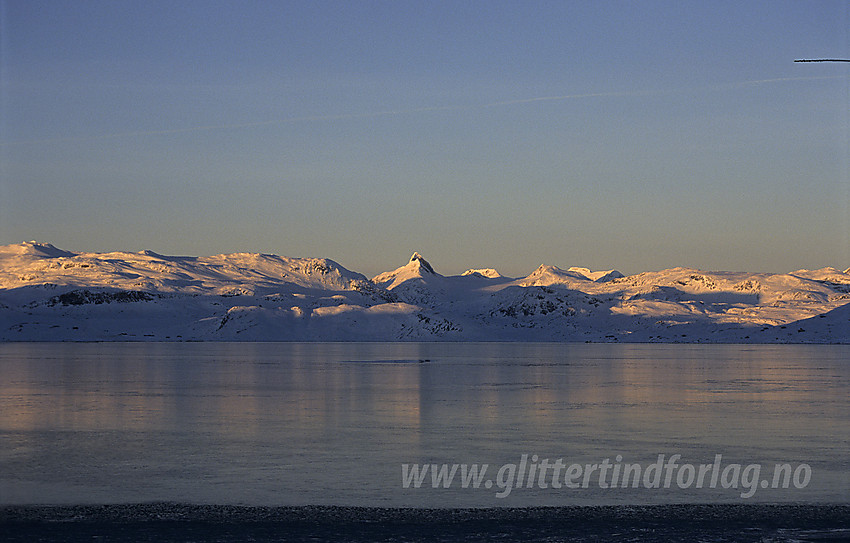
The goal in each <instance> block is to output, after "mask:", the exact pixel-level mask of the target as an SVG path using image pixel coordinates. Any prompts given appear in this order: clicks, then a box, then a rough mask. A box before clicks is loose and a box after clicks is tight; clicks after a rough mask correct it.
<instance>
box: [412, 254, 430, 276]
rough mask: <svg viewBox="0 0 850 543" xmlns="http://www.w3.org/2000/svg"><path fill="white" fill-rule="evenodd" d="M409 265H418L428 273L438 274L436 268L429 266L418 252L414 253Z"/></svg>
mask: <svg viewBox="0 0 850 543" xmlns="http://www.w3.org/2000/svg"><path fill="white" fill-rule="evenodd" d="M408 264H414V265H418V266H419V267H420V268H421V269H423V270H425V271H426V272H428V273H436V272H435V271H434V268H432V267H431V264H428V261H427V260H425V258H424V257H423V256H422V255H420V254H419V253H417V252H416V251H414V252H413V256H411V257H410V262H408Z"/></svg>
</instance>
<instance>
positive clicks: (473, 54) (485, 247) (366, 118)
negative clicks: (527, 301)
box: [0, 0, 850, 276]
mask: <svg viewBox="0 0 850 543" xmlns="http://www.w3.org/2000/svg"><path fill="white" fill-rule="evenodd" d="M848 6H850V3H848V2H846V1H844V0H842V1H829V0H818V1H811V2H807V1H775V0H770V1H763V2H752V1H751V2H748V1H743V2H742V1H740V0H736V1H732V2H718V1H713V2H704V1H693V2H688V1H664V2H659V1H642V2H626V1H618V2H604V1H602V2H597V1H563V2H526V1H523V2H519V1H516V2H498V1H489V0H488V1H480V2H479V1H460V0H458V1H446V2H439V1H419V2H405V1H385V2H384V1H381V2H367V1H345V2H323V1H317V2H312V1H309V2H308V1H281V2H272V1H268V2H260V1H244V2H242V1H240V2H232V1H227V2H215V1H208V0H205V1H196V2H191V1H173V0H168V1H144V2H139V1H137V0H133V1H116V0H109V1H94V0H87V1H85V2H81V1H79V0H73V1H57V0H50V1H39V0H0V244H7V243H17V242H21V241H25V240H30V239H36V240H39V241H46V242H51V243H53V244H54V245H57V246H59V247H61V248H64V249H68V250H72V251H98V252H102V251H111V250H132V251H139V250H142V249H151V250H154V251H157V252H160V253H165V254H187V255H209V254H215V253H226V252H236V251H251V252H268V253H276V254H282V255H287V256H321V257H328V258H332V259H334V260H336V261H338V262H340V263H341V264H343V265H344V266H346V267H348V268H350V269H353V270H356V271H360V272H362V273H364V274H366V275H369V276H372V275H374V274H376V273H378V272H381V271H384V270H388V269H393V268H395V267H397V266H400V265H402V264H404V263H405V262H406V261H407V259H408V258H409V256H410V254H411V253H412V252H413V251H419V252H420V253H422V254H423V255H424V256H425V257H426V258H428V259H429V261H430V262H431V263H432V264H433V265H434V267H435V268H436V269H437V271H439V272H441V273H444V274H453V273H460V272H462V271H463V270H465V269H467V268H472V267H495V268H497V269H499V270H500V271H501V272H502V273H504V274H506V275H512V276H522V275H526V274H528V273H530V272H531V271H533V269H534V268H535V267H537V266H538V265H539V264H541V263H545V264H552V265H556V266H560V267H564V268H566V267H569V266H586V267H590V268H593V269H610V268H616V269H619V270H620V271H622V272H624V273H637V272H641V271H647V270H659V269H662V268H668V267H673V266H693V267H698V268H702V269H706V270H747V271H770V272H785V271H791V270H796V269H799V268H820V267H823V266H834V267H838V268H841V269H844V268H847V267H850V168H848V163H849V162H850V65H848V64H843V63H842V64H838V63H832V64H828V63H811V64H803V63H796V64H795V63H794V62H793V60H794V59H795V58H824V57H830V58H835V57H841V58H850V34H849V33H850V7H848Z"/></svg>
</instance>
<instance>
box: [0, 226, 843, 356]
mask: <svg viewBox="0 0 850 543" xmlns="http://www.w3.org/2000/svg"><path fill="white" fill-rule="evenodd" d="M0 340H2V341H92V340H96V341H101V340H106V341H109V340H114V341H144V340H152V341H163V340H164V341H189V340H227V341H233V340H252V341H432V340H436V341H621V342H731V343H746V342H753V343H756V342H758V343H775V342H780V343H788V342H793V343H850V270H845V271H840V270H836V269H833V268H823V269H819V270H798V271H795V272H791V273H786V274H767V273H746V272H705V271H701V270H696V269H691V268H674V269H669V270H662V271H657V272H647V273H641V274H638V275H633V276H628V277H624V276H623V274H621V273H619V272H617V271H616V270H608V271H591V270H589V269H587V268H582V267H571V268H568V269H566V270H564V269H561V268H558V267H556V266H548V265H542V266H540V267H538V268H537V269H536V270H534V271H533V272H532V273H531V274H529V275H528V276H527V277H521V278H510V277H504V276H502V275H501V274H500V273H499V272H497V271H496V270H494V269H492V268H476V269H470V270H468V271H466V272H464V273H463V274H461V275H456V276H444V275H441V274H439V273H438V272H437V271H436V270H435V268H434V267H433V266H432V265H431V264H430V263H429V262H428V261H427V260H426V259H425V258H424V257H423V256H422V255H420V254H419V253H414V254H413V256H412V257H411V258H410V260H409V261H408V262H407V264H405V265H404V266H401V267H399V268H397V269H395V270H393V271H389V272H385V273H382V274H379V275H377V276H376V277H374V278H373V279H371V280H369V279H367V278H366V277H364V276H363V275H361V274H359V273H356V272H353V271H350V270H348V269H346V268H345V267H343V266H341V265H340V264H338V263H336V262H334V261H333V260H328V259H324V258H287V257H282V256H276V255H266V254H256V253H235V254H227V255H215V256H209V257H186V256H164V255H160V254H157V253H154V252H151V251H142V252H140V253H130V252H114V253H73V252H69V251H64V250H61V249H58V248H56V247H54V246H52V245H50V244H46V243H37V242H28V243H21V244H15V245H7V246H0Z"/></svg>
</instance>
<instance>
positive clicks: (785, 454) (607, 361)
mask: <svg viewBox="0 0 850 543" xmlns="http://www.w3.org/2000/svg"><path fill="white" fill-rule="evenodd" d="M848 355H850V349H848V348H847V347H846V346H756V347H743V346H722V345H721V346H702V345H682V346H663V345H662V346H659V345H585V344H580V345H572V344H567V345H563V344H531V345H528V344H492V343H491V344H368V343H367V344H268V343H247V344H219V343H203V344H3V345H0V372H2V376H3V379H2V381H0V434H2V437H3V442H4V447H3V448H2V450H0V468H2V469H0V473H3V474H4V475H0V478H2V479H0V501H3V502H6V503H16V502H18V503H19V502H30V503H31V502H44V501H59V502H67V501H133V500H143V501H150V500H184V501H195V502H198V501H200V502H207V501H212V502H226V503H297V504H303V503H340V504H362V503H369V504H372V505H414V506H415V505H431V506H433V505H440V504H443V503H444V502H445V500H449V502H450V503H455V502H453V501H451V500H458V499H459V500H461V501H460V502H457V503H462V504H467V505H493V504H494V503H492V496H490V495H487V496H486V498H485V497H484V496H482V495H481V494H478V495H475V496H472V495H470V494H468V493H467V494H465V495H463V496H461V497H460V498H458V496H447V495H446V494H445V493H443V494H439V493H437V494H435V493H433V492H420V493H418V494H411V493H410V492H407V493H405V492H402V491H401V489H400V481H399V479H400V477H399V473H398V472H399V466H400V464H401V463H403V462H407V463H417V462H449V463H455V462H489V463H491V464H493V465H498V464H500V463H505V462H515V461H516V460H517V458H518V457H519V455H521V454H523V453H534V454H538V455H540V456H541V457H544V456H548V457H550V458H553V459H554V458H559V457H563V458H565V459H567V460H568V461H580V462H583V461H588V462H592V461H599V460H601V459H603V458H605V457H613V456H614V455H616V454H621V455H623V456H624V457H626V458H628V459H630V460H633V461H641V460H646V459H653V458H655V456H656V455H657V454H658V453H662V452H663V453H667V454H673V453H679V454H682V455H683V456H684V457H685V458H690V459H691V460H692V461H693V462H703V461H705V462H710V461H711V459H712V458H713V456H714V454H716V453H722V454H724V455H726V457H728V458H733V459H734V458H737V459H740V461H743V462H774V461H796V462H804V461H805V462H808V463H810V464H811V465H812V466H813V467H814V468H815V470H816V472H817V473H818V474H820V476H819V478H818V480H817V484H819V485H821V486H820V487H818V488H813V489H812V491H811V492H810V493H809V494H807V495H805V496H803V495H802V494H798V495H796V496H795V497H796V498H798V499H803V498H805V499H814V498H815V497H820V498H822V499H823V497H824V496H825V497H826V498H827V499H831V500H833V501H835V500H839V501H841V500H847V499H850V498H848V497H847V488H848V486H850V485H848V484H847V483H848V472H849V471H850V469H848V466H847V464H846V460H845V458H846V457H847V454H846V453H847V452H848V434H849V433H850V432H848V428H850V424H848V423H849V422H850V420H849V419H850V400H848V392H850V370H848V366H847V364H846V360H848V359H850V356H848ZM801 496H802V498H801ZM606 497H609V498H610V494H609V495H607V496H602V495H597V494H592V493H588V494H584V495H583V496H581V499H584V500H589V501H590V502H593V503H595V502H597V501H604V499H605V498H606ZM538 498H539V499H540V500H542V503H548V501H552V500H555V501H556V502H557V501H558V500H561V499H562V497H553V496H552V495H551V494H550V495H543V496H538V497H536V498H535V499H538ZM574 498H575V496H573V497H572V498H571V499H574ZM633 498H634V497H631V498H628V499H633ZM674 498H675V496H674ZM519 499H522V497H521V498H519ZM464 500H465V501H464ZM477 500H483V502H482V503H479V502H478V501H477ZM535 503H536V502H535ZM558 503H560V502H558ZM495 504H496V505H529V504H530V503H523V502H519V503H511V504H505V503H495Z"/></svg>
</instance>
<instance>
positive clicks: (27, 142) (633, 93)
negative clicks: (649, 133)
mask: <svg viewBox="0 0 850 543" xmlns="http://www.w3.org/2000/svg"><path fill="white" fill-rule="evenodd" d="M830 79H846V76H840V75H833V76H811V77H778V78H772V79H753V80H748V81H740V82H737V83H726V84H722V85H717V86H712V87H703V88H702V90H729V89H737V88H743V87H748V86H752V85H761V84H769V83H782V82H788V81H818V80H830ZM693 90H700V89H690V90H682V89H679V90H667V91H623V92H592V93H583V94H565V95H561V96H537V97H533V98H519V99H516V100H503V101H499V102H491V103H489V104H480V105H468V106H428V107H418V108H411V109H397V110H382V111H369V112H363V113H341V114H335V115H308V116H303V117H290V118H287V119H274V120H269V121H254V122H247V123H236V124H219V125H207V126H191V127H185V128H171V129H167V130H146V131H136V132H117V133H113V134H103V135H100V136H69V137H64V138H45V139H38V140H25V141H11V142H0V147H11V146H17V145H37V144H44V143H61V142H75V141H98V140H108V139H116V138H127V137H135V136H167V135H172V134H185V133H190V132H206V131H212V130H238V129H242V128H255V127H259V126H270V125H283V124H290V123H299V122H318V121H339V120H347V119H368V118H374V117H389V116H395V115H410V114H412V113H424V112H430V111H467V110H472V109H478V108H493V107H502V106H512V105H522V104H533V103H537V102H557V101H566V100H577V99H582V98H617V97H640V96H658V95H663V94H681V93H684V92H692V91H693Z"/></svg>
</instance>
